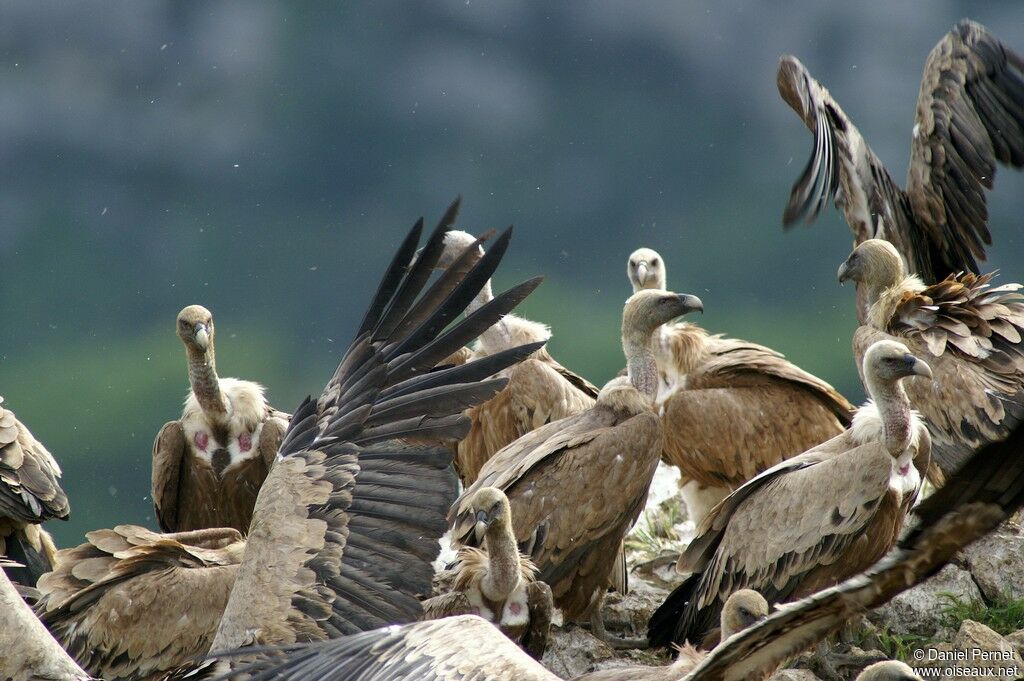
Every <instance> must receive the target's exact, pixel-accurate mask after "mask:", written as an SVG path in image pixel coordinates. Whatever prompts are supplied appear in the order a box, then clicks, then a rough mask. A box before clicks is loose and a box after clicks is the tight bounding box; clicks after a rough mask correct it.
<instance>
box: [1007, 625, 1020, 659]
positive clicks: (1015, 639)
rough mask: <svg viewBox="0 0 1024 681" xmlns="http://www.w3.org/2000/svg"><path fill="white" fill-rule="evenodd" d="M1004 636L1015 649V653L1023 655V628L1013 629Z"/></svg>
mask: <svg viewBox="0 0 1024 681" xmlns="http://www.w3.org/2000/svg"><path fill="white" fill-rule="evenodd" d="M1005 638H1006V640H1007V642H1009V644H1010V645H1011V646H1013V649H1014V650H1016V651H1017V654H1018V655H1020V656H1021V657H1024V629H1021V630H1020V631H1015V632H1013V633H1012V634H1010V635H1008V636H1006V637H1005Z"/></svg>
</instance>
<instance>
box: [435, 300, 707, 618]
mask: <svg viewBox="0 0 1024 681" xmlns="http://www.w3.org/2000/svg"><path fill="white" fill-rule="evenodd" d="M697 309H702V307H701V303H700V300H699V299H697V298H695V297H694V296H681V295H677V294H675V293H669V292H663V291H641V292H639V293H637V294H634V295H633V296H632V297H631V298H630V299H629V300H628V301H626V306H625V308H624V310H623V318H622V336H621V338H622V347H623V351H624V353H625V355H626V358H627V366H628V371H629V377H628V378H616V379H613V380H612V381H611V382H609V383H608V384H607V385H606V386H605V387H604V388H603V389H602V390H601V393H600V395H599V396H598V398H597V403H596V404H595V405H594V406H593V407H591V408H590V409H588V410H586V411H584V412H581V413H579V414H577V415H575V416H570V417H568V418H565V419H562V420H560V421H555V422H553V423H550V424H548V425H546V426H542V427H541V428H538V429H537V430H535V431H533V432H532V433H530V434H528V435H525V436H523V437H521V438H520V439H518V440H516V441H515V442H513V443H512V444H510V445H508V446H507V447H505V448H504V449H502V450H501V451H500V452H498V453H497V454H496V455H495V456H494V457H493V458H492V459H491V460H489V461H488V462H487V463H486V464H485V465H484V467H483V469H482V470H481V471H480V476H479V478H477V481H476V482H475V483H474V484H473V485H472V486H471V487H470V488H469V489H467V490H466V491H465V492H464V493H463V495H462V497H461V498H460V499H459V501H457V502H456V503H455V504H454V505H453V506H452V510H451V513H450V520H451V523H452V526H453V528H454V531H453V538H454V540H456V541H460V542H462V543H463V544H466V543H473V536H472V531H473V527H474V525H475V519H474V516H473V515H472V514H471V513H470V512H469V509H470V500H471V499H472V498H473V495H474V494H475V493H476V491H477V490H478V489H480V488H481V487H485V486H491V487H497V488H498V489H500V490H502V491H503V492H504V493H505V494H506V495H507V496H508V499H509V502H510V503H511V505H512V523H513V526H514V528H515V536H516V540H517V541H518V542H519V543H520V545H521V546H526V547H527V548H526V550H525V551H524V552H525V553H527V555H529V556H530V558H531V559H532V560H533V562H534V563H535V564H536V565H537V567H538V569H539V570H540V572H539V575H538V578H539V579H540V580H541V581H543V582H546V583H547V584H548V585H549V586H550V587H551V590H552V593H553V595H554V599H555V604H556V605H557V606H558V607H559V608H561V609H562V612H563V614H564V615H565V617H566V619H567V620H579V619H582V618H585V617H586V616H587V615H589V614H590V613H591V612H592V611H594V612H598V611H597V610H596V606H597V604H598V603H599V601H600V597H601V595H602V594H603V591H604V587H605V586H606V585H607V583H608V577H609V573H610V571H611V570H612V568H613V566H614V565H615V563H616V557H617V554H618V549H619V546H620V543H621V541H622V538H623V537H624V536H625V534H626V532H627V531H628V530H629V528H630V526H631V525H632V523H633V522H634V521H635V520H636V518H637V516H638V515H639V514H640V511H641V510H643V506H644V502H645V501H646V499H647V489H648V487H649V486H650V482H651V478H652V476H653V475H654V471H655V468H656V467H657V465H658V459H659V458H660V454H661V447H662V434H661V422H660V420H659V419H658V417H657V415H656V414H655V413H654V409H653V402H654V398H655V397H656V394H657V384H658V376H657V368H656V366H655V362H654V357H653V354H652V352H651V346H650V340H651V335H652V334H653V333H654V332H655V331H656V330H657V328H658V327H659V326H660V325H661V324H663V323H665V322H667V321H669V320H671V319H673V318H675V317H678V316H679V315H682V314H685V313H686V312H689V311H692V310H697ZM598 614H599V613H598ZM598 620H599V617H598ZM595 624H596V623H595Z"/></svg>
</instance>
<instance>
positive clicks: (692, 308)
mask: <svg viewBox="0 0 1024 681" xmlns="http://www.w3.org/2000/svg"><path fill="white" fill-rule="evenodd" d="M679 302H680V303H682V305H683V314H688V313H690V312H701V313H703V312H704V303H702V302H701V300H700V298H698V297H697V296H691V295H690V294H688V293H682V294H680V295H679Z"/></svg>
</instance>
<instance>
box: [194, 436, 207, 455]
mask: <svg viewBox="0 0 1024 681" xmlns="http://www.w3.org/2000/svg"><path fill="white" fill-rule="evenodd" d="M192 440H193V441H194V442H195V443H196V447H197V448H199V449H200V450H202V451H204V452H205V451H206V447H207V446H208V445H209V444H210V436H209V435H207V434H206V433H203V432H198V433H196V435H195V437H194V438H192Z"/></svg>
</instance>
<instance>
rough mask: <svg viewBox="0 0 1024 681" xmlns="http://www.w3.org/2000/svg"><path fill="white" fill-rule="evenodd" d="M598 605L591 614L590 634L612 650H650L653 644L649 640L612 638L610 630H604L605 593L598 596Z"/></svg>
mask: <svg viewBox="0 0 1024 681" xmlns="http://www.w3.org/2000/svg"><path fill="white" fill-rule="evenodd" d="M597 599H598V602H597V605H596V606H594V609H593V610H592V611H591V612H590V633H591V634H593V635H594V637H595V638H598V639H600V640H602V641H604V642H605V643H607V644H608V645H609V646H610V647H611V648H613V649H617V650H624V649H626V648H650V647H651V644H650V642H648V640H647V638H625V637H620V636H612V635H611V634H609V633H608V630H607V629H605V628H604V616H603V615H602V613H601V610H602V608H603V606H604V592H603V591H599V592H598V594H597Z"/></svg>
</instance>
